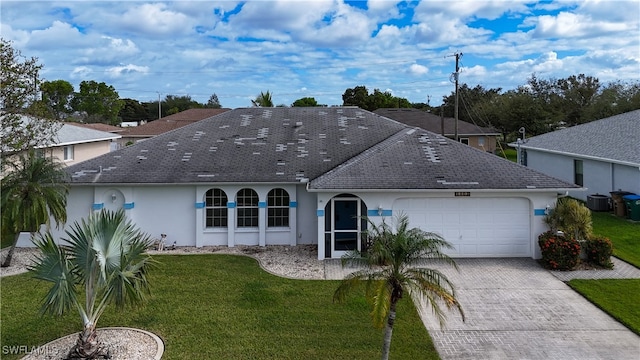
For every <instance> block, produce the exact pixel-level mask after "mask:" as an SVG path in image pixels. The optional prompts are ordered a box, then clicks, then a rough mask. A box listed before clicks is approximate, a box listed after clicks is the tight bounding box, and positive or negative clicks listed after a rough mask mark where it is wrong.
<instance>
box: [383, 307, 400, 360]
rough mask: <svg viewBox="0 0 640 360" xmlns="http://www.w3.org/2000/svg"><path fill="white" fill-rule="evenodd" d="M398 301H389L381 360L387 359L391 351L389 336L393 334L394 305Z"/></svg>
mask: <svg viewBox="0 0 640 360" xmlns="http://www.w3.org/2000/svg"><path fill="white" fill-rule="evenodd" d="M397 302H398V300H391V306H389V316H388V317H387V326H386V327H385V328H384V341H383V342H382V360H388V359H389V350H390V349H391V335H392V333H393V323H394V322H395V321H396V303H397Z"/></svg>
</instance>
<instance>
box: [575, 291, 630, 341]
mask: <svg viewBox="0 0 640 360" xmlns="http://www.w3.org/2000/svg"><path fill="white" fill-rule="evenodd" d="M569 286H571V287H572V288H573V289H574V290H576V291H577V292H579V293H580V294H582V295H583V296H584V297H585V298H587V299H588V300H589V301H591V302H592V303H594V304H595V305H596V306H598V307H599V308H601V309H602V310H604V311H605V312H607V313H608V314H609V315H611V316H613V317H614V318H615V319H617V320H618V321H620V322H621V323H622V324H624V325H625V326H627V327H628V328H629V329H631V330H632V331H633V332H635V333H636V334H638V335H640V279H604V280H582V279H574V280H571V281H569Z"/></svg>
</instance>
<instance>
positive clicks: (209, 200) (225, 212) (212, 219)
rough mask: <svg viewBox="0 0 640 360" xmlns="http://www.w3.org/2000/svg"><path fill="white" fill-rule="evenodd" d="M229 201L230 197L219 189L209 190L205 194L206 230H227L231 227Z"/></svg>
mask: <svg viewBox="0 0 640 360" xmlns="http://www.w3.org/2000/svg"><path fill="white" fill-rule="evenodd" d="M216 200H217V201H216ZM228 201H229V197H228V196H227V193H226V192H225V191H224V190H222V189H219V188H211V189H209V190H207V192H206V193H205V194H204V227H205V228H206V229H226V228H227V227H228V226H229V208H228V206H227V202H228ZM216 220H218V221H216ZM216 223H217V225H216Z"/></svg>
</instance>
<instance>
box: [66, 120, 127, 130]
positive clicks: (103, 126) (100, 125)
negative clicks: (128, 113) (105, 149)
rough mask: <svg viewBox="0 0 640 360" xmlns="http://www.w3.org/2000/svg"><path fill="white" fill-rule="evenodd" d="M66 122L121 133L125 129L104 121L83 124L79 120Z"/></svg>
mask: <svg viewBox="0 0 640 360" xmlns="http://www.w3.org/2000/svg"><path fill="white" fill-rule="evenodd" d="M66 124H69V125H75V126H80V127H84V128H88V129H93V130H98V131H104V132H110V133H119V132H121V131H122V130H124V129H123V128H121V127H119V126H113V125H109V124H103V123H92V124H83V123H77V122H67V123H66Z"/></svg>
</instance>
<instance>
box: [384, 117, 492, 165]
mask: <svg viewBox="0 0 640 360" xmlns="http://www.w3.org/2000/svg"><path fill="white" fill-rule="evenodd" d="M374 112H375V113H376V114H378V115H382V116H386V117H388V118H389V119H393V120H395V121H399V122H401V123H403V124H407V125H410V126H417V127H421V128H423V129H425V130H429V131H431V132H434V133H436V134H440V135H443V136H446V137H448V138H449V139H455V133H456V130H455V126H456V125H455V124H456V119H454V118H447V117H441V116H438V115H435V114H432V113H430V112H426V111H424V110H419V109H410V108H406V109H405V108H397V109H395V108H385V109H377V110H375V111H374ZM498 136H500V131H498V130H496V129H493V128H487V127H481V126H477V125H474V124H471V123H468V122H466V121H462V120H458V139H459V141H460V142H461V143H463V144H466V145H469V146H471V147H473V148H476V149H479V150H482V151H486V152H490V153H493V154H494V153H495V152H496V143H497V142H496V138H497V137H498Z"/></svg>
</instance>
